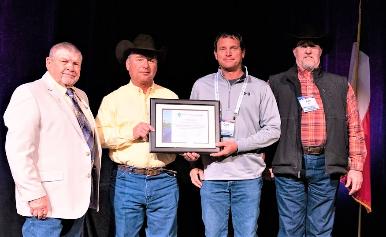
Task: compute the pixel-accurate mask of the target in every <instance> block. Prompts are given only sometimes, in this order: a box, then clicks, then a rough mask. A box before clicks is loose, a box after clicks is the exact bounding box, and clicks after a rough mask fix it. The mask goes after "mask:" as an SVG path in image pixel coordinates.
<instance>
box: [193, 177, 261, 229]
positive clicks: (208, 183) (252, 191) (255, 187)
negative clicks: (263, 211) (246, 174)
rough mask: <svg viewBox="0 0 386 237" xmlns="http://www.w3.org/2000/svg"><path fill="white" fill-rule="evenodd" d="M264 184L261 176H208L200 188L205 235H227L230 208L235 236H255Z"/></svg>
mask: <svg viewBox="0 0 386 237" xmlns="http://www.w3.org/2000/svg"><path fill="white" fill-rule="evenodd" d="M262 185H263V182H262V179H261V178H256V179H249V180H234V181H217V180H205V181H204V182H203V186H202V188H201V191H200V194H201V207H202V219H203V221H204V224H205V236H206V237H226V236H228V219H229V213H230V212H231V214H232V223H233V229H234V236H235V237H250V236H253V237H254V236H256V235H257V234H256V232H257V219H258V217H259V212H260V207H259V204H260V194H261V188H262Z"/></svg>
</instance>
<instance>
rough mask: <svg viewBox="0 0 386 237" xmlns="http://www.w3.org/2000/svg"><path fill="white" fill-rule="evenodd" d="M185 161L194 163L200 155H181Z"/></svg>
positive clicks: (187, 153)
mask: <svg viewBox="0 0 386 237" xmlns="http://www.w3.org/2000/svg"><path fill="white" fill-rule="evenodd" d="M181 155H182V156H183V157H184V158H185V160H187V161H196V160H198V158H200V154H198V153H196V152H186V153H184V154H181Z"/></svg>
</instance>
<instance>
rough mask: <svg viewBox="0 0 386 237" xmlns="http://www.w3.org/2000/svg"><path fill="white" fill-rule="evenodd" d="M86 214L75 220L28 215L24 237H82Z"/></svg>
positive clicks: (23, 231) (24, 227)
mask: <svg viewBox="0 0 386 237" xmlns="http://www.w3.org/2000/svg"><path fill="white" fill-rule="evenodd" d="M83 223H84V216H83V217H81V218H79V219H75V220H66V219H57V218H47V219H44V220H39V219H38V218H36V217H26V219H25V222H24V225H23V228H22V233H23V236H24V237H41V236H44V237H60V236H63V237H81V236H83Z"/></svg>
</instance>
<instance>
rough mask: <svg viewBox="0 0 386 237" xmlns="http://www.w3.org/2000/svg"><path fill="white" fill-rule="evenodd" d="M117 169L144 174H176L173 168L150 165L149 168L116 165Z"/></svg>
mask: <svg viewBox="0 0 386 237" xmlns="http://www.w3.org/2000/svg"><path fill="white" fill-rule="evenodd" d="M118 169H121V170H123V171H125V172H128V173H133V174H142V175H146V176H155V175H159V174H162V173H167V174H169V175H172V176H176V175H177V172H176V171H174V170H169V169H165V168H163V167H151V168H137V167H134V166H128V165H118Z"/></svg>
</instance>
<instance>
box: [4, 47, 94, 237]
mask: <svg viewBox="0 0 386 237" xmlns="http://www.w3.org/2000/svg"><path fill="white" fill-rule="evenodd" d="M81 63H82V54H81V52H80V51H79V49H77V48H76V46H74V45H73V44H71V43H68V42H62V43H59V44H56V45H54V46H53V47H52V48H51V50H50V54H49V56H48V57H47V58H46V67H47V72H46V73H45V74H44V75H43V77H42V78H41V79H39V80H36V81H33V82H30V83H26V84H23V85H21V86H19V87H18V88H16V90H15V91H14V93H13V95H12V97H11V100H10V103H9V105H8V107H7V109H6V111H5V113H4V122H5V125H6V126H7V127H8V132H7V136H6V144H5V149H6V153H7V158H8V162H9V166H10V168H11V172H12V176H13V179H14V181H15V187H16V192H15V193H16V208H17V212H18V213H19V214H20V215H22V216H25V217H26V221H25V223H24V225H23V230H22V232H23V236H47V237H48V236H50V237H55V236H63V235H65V236H71V237H73V236H82V230H83V222H84V216H85V213H86V211H87V210H88V208H89V207H91V208H95V209H97V210H98V196H99V195H98V194H99V173H100V157H101V148H100V143H99V140H98V135H97V134H96V133H97V131H96V129H95V121H94V118H93V114H92V112H91V110H90V107H89V106H88V98H87V95H86V94H85V93H84V92H83V91H82V90H80V89H78V88H75V87H74V84H75V83H76V82H77V81H78V79H79V76H80V70H81ZM68 88H72V91H73V92H74V94H75V96H74V97H76V99H75V100H76V101H77V103H78V105H79V107H80V108H81V111H82V112H83V114H84V115H85V117H86V120H87V121H88V123H89V127H90V128H91V129H89V131H90V130H91V131H92V133H89V134H92V135H91V136H93V137H94V138H93V140H91V143H92V141H93V142H94V144H92V146H90V145H88V143H87V142H86V139H85V137H84V135H83V133H82V129H81V127H80V125H79V123H78V119H77V115H76V111H75V109H74V104H73V101H72V99H71V98H70V97H69V96H68V95H67V94H66V91H67V89H68ZM78 111H79V110H78ZM78 114H79V112H78ZM83 118H84V116H83ZM90 147H91V148H90Z"/></svg>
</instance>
